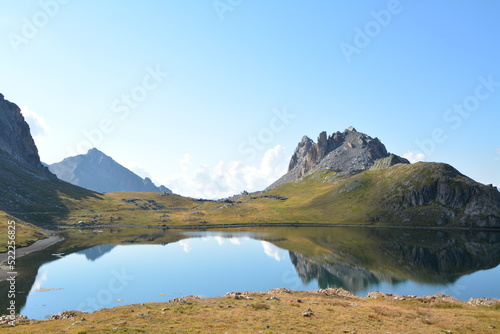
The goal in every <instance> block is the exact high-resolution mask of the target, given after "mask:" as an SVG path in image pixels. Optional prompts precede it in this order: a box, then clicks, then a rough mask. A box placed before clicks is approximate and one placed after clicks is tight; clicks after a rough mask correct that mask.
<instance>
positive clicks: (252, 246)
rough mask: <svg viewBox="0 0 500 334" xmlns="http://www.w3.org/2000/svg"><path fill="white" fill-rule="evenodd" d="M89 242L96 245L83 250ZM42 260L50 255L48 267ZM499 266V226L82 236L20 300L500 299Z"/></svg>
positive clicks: (75, 303) (41, 304)
mask: <svg viewBox="0 0 500 334" xmlns="http://www.w3.org/2000/svg"><path fill="white" fill-rule="evenodd" d="M94 239H95V240H94ZM83 240H85V242H87V243H88V244H89V247H76V246H74V245H81V244H82V243H84V241H83ZM92 240H94V243H95V245H92ZM105 240H108V241H112V242H110V243H113V245H111V244H106V243H105V242H104V241H105ZM60 252H63V253H64V254H58V253H60ZM37 257H38V258H43V261H41V262H40V263H39V264H38V267H36V266H37V264H36V258H37ZM23 259H24V258H20V259H19V260H18V262H19V263H22V262H23V261H24V260H23ZM499 263H500V233H498V232H467V231H454V232H451V231H414V230H394V229H379V228H377V229H373V228H340V227H339V228H289V229H286V228H282V229H260V230H258V231H254V232H249V231H218V232H215V231H211V232H200V231H196V232H182V231H172V230H169V231H150V230H149V231H144V233H141V234H140V235H137V233H134V232H130V231H127V232H126V233H125V232H123V231H117V230H112V231H102V232H101V231H94V232H88V231H87V232H73V234H72V235H70V236H68V238H67V240H66V241H65V242H64V243H63V244H61V245H58V246H57V247H55V248H51V249H49V250H47V251H46V252H45V253H42V254H38V255H36V256H34V257H32V258H29V257H28V258H27V259H26V263H25V266H26V267H29V268H31V272H30V271H29V270H28V269H27V268H26V271H25V272H24V273H23V270H22V269H23V268H21V272H22V274H21V276H20V277H19V278H18V280H20V281H22V283H25V291H20V295H19V297H18V300H19V302H18V305H19V304H21V306H22V308H21V311H20V313H21V314H24V315H27V316H28V317H29V318H35V319H44V318H46V317H47V316H48V315H52V314H56V313H59V312H61V311H64V310H73V309H77V310H82V311H87V312H92V311H95V310H98V309H100V308H103V307H107V308H108V307H115V306H119V305H126V304H133V303H143V302H166V301H169V300H171V299H174V298H178V297H182V296H186V295H200V296H204V297H213V296H220V295H224V294H225V293H227V292H232V291H267V290H269V289H271V288H278V287H285V288H290V289H292V290H308V291H316V290H318V289H320V288H327V287H342V288H344V289H346V290H349V291H351V292H353V293H355V294H357V295H361V296H365V295H366V294H368V293H369V292H372V291H383V292H389V293H394V294H399V295H409V294H412V295H429V294H436V293H444V294H447V295H451V296H453V297H456V298H458V299H461V300H465V301H467V300H468V299H469V298H470V297H492V298H500V288H499V284H498V282H499V281H500V266H499ZM33 266H35V267H36V268H37V270H36V268H35V270H33V268H32V267H33ZM2 283H5V282H2ZM0 290H1V289H0ZM0 292H1V293H3V292H2V291H0ZM2 306H3V305H2Z"/></svg>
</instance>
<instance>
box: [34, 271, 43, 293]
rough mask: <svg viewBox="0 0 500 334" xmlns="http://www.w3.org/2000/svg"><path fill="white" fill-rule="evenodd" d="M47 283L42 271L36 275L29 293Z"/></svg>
mask: <svg viewBox="0 0 500 334" xmlns="http://www.w3.org/2000/svg"><path fill="white" fill-rule="evenodd" d="M46 281H47V272H46V271H42V272H41V273H40V274H38V275H37V277H36V280H35V283H33V286H32V288H31V291H37V290H40V289H41V288H42V284H43V283H44V282H46Z"/></svg>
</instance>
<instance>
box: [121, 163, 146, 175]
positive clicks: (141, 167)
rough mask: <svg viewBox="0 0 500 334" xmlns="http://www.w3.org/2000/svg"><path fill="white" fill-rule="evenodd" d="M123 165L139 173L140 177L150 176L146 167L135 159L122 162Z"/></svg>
mask: <svg viewBox="0 0 500 334" xmlns="http://www.w3.org/2000/svg"><path fill="white" fill-rule="evenodd" d="M123 166H125V167H126V168H128V169H129V170H131V171H132V172H134V173H135V174H137V175H139V176H140V177H142V178H146V177H149V178H151V175H150V174H149V172H148V171H147V169H146V166H144V165H142V164H141V163H140V162H136V161H130V162H127V163H124V164H123Z"/></svg>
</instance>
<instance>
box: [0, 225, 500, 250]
mask: <svg viewBox="0 0 500 334" xmlns="http://www.w3.org/2000/svg"><path fill="white" fill-rule="evenodd" d="M118 227H122V228H128V227H137V228H152V229H159V230H165V231H168V230H206V229H225V228H246V227H363V228H388V229H402V230H443V231H444V230H452V231H495V232H500V228H491V227H474V228H471V227H451V226H450V227H446V226H395V225H369V224H359V225H356V224H320V223H241V224H210V223H208V224H203V225H172V226H167V225H135V224H114V225H92V226H76V225H58V226H55V228H58V229H61V230H65V229H68V230H69V229H81V230H89V229H97V228H118ZM0 254H2V253H0Z"/></svg>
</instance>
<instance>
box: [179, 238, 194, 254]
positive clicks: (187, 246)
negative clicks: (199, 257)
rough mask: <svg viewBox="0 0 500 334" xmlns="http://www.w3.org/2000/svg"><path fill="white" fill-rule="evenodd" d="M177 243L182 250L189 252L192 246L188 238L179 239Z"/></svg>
mask: <svg viewBox="0 0 500 334" xmlns="http://www.w3.org/2000/svg"><path fill="white" fill-rule="evenodd" d="M179 245H181V247H182V250H183V251H184V252H186V253H189V251H190V250H191V249H193V246H191V242H190V241H189V240H181V241H179Z"/></svg>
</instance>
